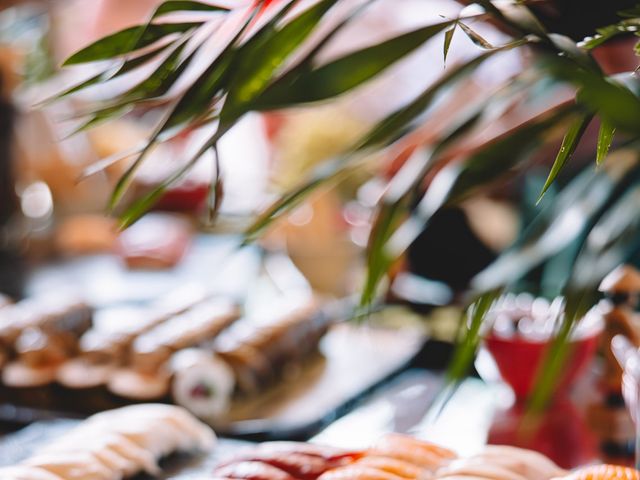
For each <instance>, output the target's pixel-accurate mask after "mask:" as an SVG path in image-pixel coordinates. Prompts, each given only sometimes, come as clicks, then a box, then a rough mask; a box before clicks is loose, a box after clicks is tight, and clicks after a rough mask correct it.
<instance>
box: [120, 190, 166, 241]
mask: <svg viewBox="0 0 640 480" xmlns="http://www.w3.org/2000/svg"><path fill="white" fill-rule="evenodd" d="M167 188H168V187H167V185H166V184H165V183H162V184H160V185H158V186H157V187H155V188H154V189H153V190H152V191H151V192H149V193H147V194H146V195H144V196H143V197H142V198H140V199H138V200H136V201H135V202H134V203H133V204H132V205H131V206H130V207H128V208H127V209H126V211H125V213H124V214H122V215H121V216H120V225H119V228H120V229H121V230H124V229H125V228H127V227H130V226H131V225H133V224H134V223H135V222H137V221H138V220H140V218H142V217H143V216H144V214H145V213H147V212H148V211H149V210H150V209H151V207H153V206H154V205H155V204H156V202H157V201H158V200H160V198H162V196H163V195H164V194H165V193H166V191H167Z"/></svg>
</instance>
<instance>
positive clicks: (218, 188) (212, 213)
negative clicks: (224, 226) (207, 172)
mask: <svg viewBox="0 0 640 480" xmlns="http://www.w3.org/2000/svg"><path fill="white" fill-rule="evenodd" d="M212 150H213V155H214V167H213V168H214V171H213V179H212V181H211V185H209V195H208V197H207V207H208V208H207V211H208V221H209V223H213V221H214V220H215V219H216V218H217V216H218V212H219V211H220V206H221V205H222V198H223V196H224V183H223V180H222V171H221V168H220V152H219V151H218V147H217V146H216V145H214V146H213V147H212Z"/></svg>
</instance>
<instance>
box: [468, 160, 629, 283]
mask: <svg viewBox="0 0 640 480" xmlns="http://www.w3.org/2000/svg"><path fill="white" fill-rule="evenodd" d="M639 178H640V165H639V164H638V162H618V163H615V164H611V165H605V166H604V167H603V168H602V169H599V170H598V171H597V172H593V171H591V170H585V171H584V172H582V173H581V174H580V175H578V176H577V177H576V178H575V179H574V180H572V181H571V182H570V183H569V184H568V186H567V187H565V188H564V189H563V190H562V191H561V192H560V193H559V194H558V195H557V197H556V198H555V199H554V201H553V202H551V203H550V204H549V205H548V206H546V207H545V208H544V209H543V210H542V211H541V212H540V214H539V215H537V216H536V218H535V219H534V220H533V221H532V222H531V223H530V225H529V226H528V227H527V229H526V230H525V231H524V233H523V234H522V235H521V237H520V238H519V239H518V241H517V242H516V243H515V244H514V245H513V246H512V247H510V248H509V249H508V250H506V251H505V252H503V253H502V254H501V255H500V256H499V257H498V258H497V259H496V261H494V262H493V263H492V264H491V265H489V266H488V267H487V268H486V269H484V270H483V271H482V272H480V273H479V274H478V275H476V276H475V277H474V278H473V279H472V281H471V287H472V289H473V290H474V291H478V292H483V291H487V290H492V289H495V288H500V287H506V286H510V285H513V284H515V283H516V282H517V281H518V280H520V279H521V278H523V277H525V275H527V274H528V273H529V272H531V271H532V270H534V269H535V268H537V267H538V266H540V265H542V264H543V263H544V262H547V261H548V260H549V259H550V258H556V257H557V255H558V254H559V253H560V252H561V251H563V250H565V249H566V248H573V247H571V245H572V244H573V243H575V242H579V243H580V244H582V242H584V237H585V236H586V233H588V232H589V231H590V230H591V228H592V227H593V225H594V224H595V223H596V222H597V221H598V220H599V218H600V217H601V216H602V214H603V213H604V212H605V211H606V207H607V206H608V205H609V204H611V203H612V202H614V201H616V199H617V198H619V197H620V195H622V194H623V193H624V192H625V191H626V189H627V186H628V184H629V183H630V182H636V181H638V179H639ZM580 239H582V240H580ZM575 253H577V252H575V251H574V254H575ZM574 263H575V261H571V262H570V264H571V265H574ZM565 281H566V280H565ZM563 285H564V283H563V284H560V287H562V286H563Z"/></svg>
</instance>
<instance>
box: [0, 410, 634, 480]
mask: <svg viewBox="0 0 640 480" xmlns="http://www.w3.org/2000/svg"><path fill="white" fill-rule="evenodd" d="M215 447H216V436H215V434H214V432H213V430H212V429H211V427H209V426H208V425H206V424H205V423H203V422H201V421H200V420H198V419H197V418H196V417H195V416H193V415H192V414H191V413H189V412H188V411H187V410H186V409H184V408H182V407H179V406H174V405H168V404H157V403H156V404H152V403H149V404H138V405H131V406H127V407H121V408H119V409H114V410H109V411H106V412H102V413H98V414H95V415H93V416H91V417H89V418H88V419H87V420H85V421H83V422H82V423H80V425H79V426H77V427H75V428H74V429H72V430H70V431H69V432H67V433H64V434H62V435H61V436H59V437H57V438H56V439H55V440H53V441H52V442H51V443H49V444H48V445H45V446H44V447H42V448H40V449H39V450H37V451H36V452H35V453H33V454H32V455H31V456H29V457H27V458H26V459H25V460H23V461H22V462H21V463H19V464H17V465H13V466H8V467H1V468H0V479H2V480H119V479H125V478H131V477H135V476H136V475H139V474H147V475H151V476H154V475H158V474H160V473H161V467H160V466H161V465H162V464H161V463H160V461H161V460H162V459H165V458H167V457H170V456H171V455H174V454H177V453H183V454H184V453H186V454H191V455H194V456H195V455H198V454H199V455H206V454H208V453H214V451H215ZM189 478H191V479H193V480H198V479H201V480H204V479H214V480H224V479H229V480H231V479H236V480H408V479H423V480H438V479H442V480H474V479H476V480H543V479H545V480H546V479H558V480H561V479H562V480H638V479H639V478H640V472H638V471H637V470H634V469H632V468H628V467H621V466H614V465H592V466H587V467H584V468H582V469H579V470H575V471H566V470H563V469H561V468H560V467H558V466H557V465H556V464H554V463H553V462H552V461H551V460H549V459H548V458H546V457H545V456H544V455H541V454H539V453H536V452H533V451H530V450H523V449H519V448H515V447H507V446H487V447H485V448H484V450H482V451H480V452H479V453H477V454H476V455H472V456H468V457H464V458H463V457H458V456H457V455H456V453H455V452H453V451H451V450H449V449H447V448H444V447H441V446H438V445H436V444H434V443H430V442H426V441H422V440H419V439H417V438H414V437H412V436H408V435H403V434H395V433H391V434H387V435H385V436H383V437H381V438H379V439H378V440H377V441H375V442H373V444H372V445H371V446H370V447H369V448H366V449H362V450H345V449H339V448H334V447H330V446H323V445H317V444H313V443H300V442H267V443H263V444H259V445H256V446H251V447H247V448H245V449H241V450H239V451H237V452H236V453H234V454H233V456H231V457H228V458H224V457H222V458H220V459H219V461H218V462H217V465H215V466H213V467H212V468H210V469H209V471H207V472H204V473H199V474H198V475H197V476H191V477H189Z"/></svg>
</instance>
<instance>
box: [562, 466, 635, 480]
mask: <svg viewBox="0 0 640 480" xmlns="http://www.w3.org/2000/svg"><path fill="white" fill-rule="evenodd" d="M561 478H562V479H563V480H640V472H639V471H638V470H635V469H633V468H630V467H622V466H620V465H593V466H590V467H585V468H581V469H579V470H577V471H575V472H572V473H570V474H569V475H567V476H564V477H561Z"/></svg>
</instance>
